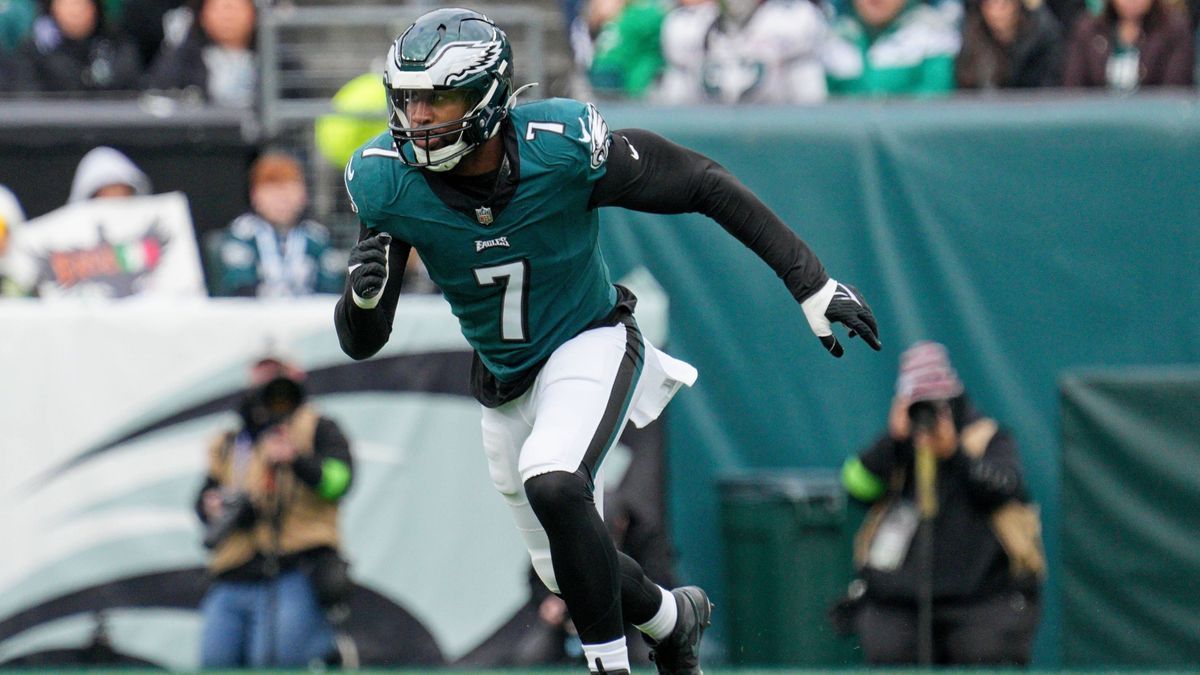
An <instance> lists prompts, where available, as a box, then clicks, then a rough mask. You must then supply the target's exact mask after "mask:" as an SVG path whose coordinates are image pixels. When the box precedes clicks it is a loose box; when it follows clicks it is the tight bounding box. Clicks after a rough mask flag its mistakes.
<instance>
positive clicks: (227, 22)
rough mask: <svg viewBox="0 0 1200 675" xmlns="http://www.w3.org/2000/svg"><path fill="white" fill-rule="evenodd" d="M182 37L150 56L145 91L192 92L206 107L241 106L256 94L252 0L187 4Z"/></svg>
mask: <svg viewBox="0 0 1200 675" xmlns="http://www.w3.org/2000/svg"><path fill="white" fill-rule="evenodd" d="M191 7H192V8H193V17H194V19H193V21H192V25H191V28H190V30H189V32H188V34H187V37H186V38H185V39H184V40H183V42H182V43H180V44H178V45H173V46H168V47H165V48H164V51H163V52H162V53H160V54H159V55H158V57H156V58H155V60H154V63H153V64H152V65H151V66H150V72H149V73H148V75H147V77H146V82H145V85H146V88H147V89H151V90H163V91H192V92H196V94H197V95H199V96H200V97H201V98H203V99H204V100H205V101H208V102H209V103H212V104H215V105H218V106H226V107H234V108H247V107H250V106H252V105H253V104H254V100H255V96H256V94H257V92H258V65H257V59H256V54H255V44H254V26H255V20H256V17H257V13H256V10H255V6H254V0H192V5H191Z"/></svg>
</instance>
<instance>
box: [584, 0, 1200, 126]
mask: <svg viewBox="0 0 1200 675" xmlns="http://www.w3.org/2000/svg"><path fill="white" fill-rule="evenodd" d="M1197 18H1200V17H1198V15H1197V13H1196V8H1194V7H1191V6H1189V5H1185V4H1183V3H1182V1H1181V0H1087V2H1086V3H1085V2H1083V1H1081V0H1054V1H1049V0H1048V1H1047V2H1045V3H1043V2H1042V0H679V2H678V4H677V5H675V6H672V5H671V4H669V3H667V2H663V1H662V0H591V5H590V6H586V7H584V8H582V9H581V10H580V11H579V16H578V17H577V18H576V19H575V27H574V30H573V31H572V35H573V39H572V47H573V48H574V49H575V51H576V62H577V63H578V64H579V65H580V68H581V69H582V71H583V72H585V73H586V75H587V77H586V78H583V79H584V80H585V81H586V82H587V83H588V88H590V91H589V92H586V94H592V95H595V96H598V97H629V98H637V99H642V100H646V101H650V102H656V103H668V104H672V103H684V104H691V103H705V102H710V103H796V104H807V103H815V102H820V101H823V100H826V99H827V98H829V97H835V96H871V97H878V96H918V97H921V96H938V95H947V94H949V93H951V92H953V91H956V90H987V89H1009V88H1033V87H1088V88H1103V89H1108V90H1112V91H1118V92H1129V91H1134V90H1137V89H1140V88H1143V87H1156V86H1173V87H1189V86H1192V85H1193V84H1194V80H1195V72H1196V70H1197V63H1196V58H1195V49H1194V41H1195V36H1196V24H1197ZM586 36H590V37H591V40H590V42H589V41H587V40H585V39H584V37H586Z"/></svg>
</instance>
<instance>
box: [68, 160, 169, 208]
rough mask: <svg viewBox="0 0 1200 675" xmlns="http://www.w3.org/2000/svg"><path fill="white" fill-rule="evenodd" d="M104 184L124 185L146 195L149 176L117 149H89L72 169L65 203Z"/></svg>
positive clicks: (82, 197)
mask: <svg viewBox="0 0 1200 675" xmlns="http://www.w3.org/2000/svg"><path fill="white" fill-rule="evenodd" d="M106 185H128V186H130V187H132V188H133V191H134V194H137V195H148V194H150V178H149V176H147V175H146V174H145V173H143V172H142V170H141V169H139V168H138V167H137V165H136V164H134V163H133V161H132V160H130V159H129V158H128V157H126V156H125V155H123V154H122V153H121V152H120V151H118V150H114V149H113V148H109V147H106V146H103V145H102V146H100V147H97V148H93V149H92V150H90V151H89V152H88V153H87V154H86V155H84V156H83V159H81V160H79V166H78V167H76V169H75V178H74V179H73V180H72V181H71V194H70V196H69V197H68V198H67V203H68V204H74V203H76V202H81V201H84V200H87V199H91V198H92V197H93V196H95V194H96V192H98V191H99V190H100V188H102V187H104V186H106Z"/></svg>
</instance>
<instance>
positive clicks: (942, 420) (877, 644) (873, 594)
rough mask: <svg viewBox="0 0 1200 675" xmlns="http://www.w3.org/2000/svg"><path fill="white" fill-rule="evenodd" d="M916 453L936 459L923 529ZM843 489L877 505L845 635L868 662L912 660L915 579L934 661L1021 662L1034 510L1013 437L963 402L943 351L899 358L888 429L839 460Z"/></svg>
mask: <svg viewBox="0 0 1200 675" xmlns="http://www.w3.org/2000/svg"><path fill="white" fill-rule="evenodd" d="M916 448H927V449H928V451H929V452H931V454H932V456H933V457H934V458H935V460H936V469H934V471H933V472H931V473H932V474H933V475H934V479H933V485H934V491H933V494H934V495H935V500H934V502H935V503H934V507H935V508H936V512H935V514H934V515H932V516H928V515H926V516H925V518H928V520H925V521H924V522H922V519H923V517H922V512H921V511H920V509H919V504H918V502H919V501H920V500H919V493H920V492H921V490H920V487H919V486H920V485H921V481H920V480H919V477H918V475H917V470H916V466H917V464H918V463H919V462H918V460H917V456H918V454H919V453H918V451H917V450H916ZM842 479H843V483H844V484H845V487H846V489H847V491H848V492H849V493H850V495H851V496H852V497H854V498H856V499H859V500H861V501H864V502H870V503H873V504H875V506H873V507H872V510H871V511H870V512H869V513H868V515H867V518H866V519H865V520H864V523H863V527H862V529H861V530H860V531H859V536H858V538H857V539H856V541H855V563H856V565H857V567H858V571H859V575H860V579H861V580H862V581H863V582H865V586H866V590H865V595H864V596H863V601H862V603H861V606H860V608H859V610H858V611H857V615H856V619H855V628H856V629H857V633H858V635H859V639H860V641H861V643H862V648H863V653H864V655H865V657H866V659H867V662H868V663H871V664H912V663H917V662H918V660H919V659H918V635H919V633H920V632H921V631H920V629H919V626H918V617H919V609H920V607H919V605H920V600H921V592H920V591H921V588H922V581H923V577H925V579H926V580H928V582H929V583H931V589H932V590H931V592H930V598H931V600H932V602H931V606H932V613H931V618H932V622H931V625H932V650H931V655H930V656H931V657H932V658H931V661H932V663H935V664H963V665H984V664H989V665H995V664H1007V665H1025V664H1027V663H1028V661H1029V653H1030V647H1031V644H1032V640H1033V635H1034V631H1035V629H1036V626H1037V622H1038V618H1039V614H1040V604H1039V600H1038V586H1039V580H1040V577H1041V575H1042V574H1043V573H1044V565H1045V563H1044V558H1043V557H1042V554H1041V548H1040V533H1039V532H1038V531H1037V526H1036V512H1035V511H1033V510H1032V508H1031V507H1030V506H1029V505H1028V503H1027V502H1028V497H1027V495H1026V493H1025V486H1024V483H1023V481H1022V478H1021V466H1020V459H1019V457H1018V455H1017V449H1016V444H1015V442H1014V441H1013V438H1012V436H1010V435H1009V434H1008V432H1007V431H1005V430H1004V429H1000V428H998V426H997V425H996V422H995V421H993V420H991V419H990V418H987V417H985V416H983V415H982V414H981V413H980V412H979V410H977V409H976V408H975V406H974V405H973V404H972V403H971V401H970V400H969V399H968V397H967V395H966V394H965V393H964V391H963V386H962V383H961V382H960V381H959V379H958V375H957V374H956V373H955V371H954V369H953V368H951V366H950V362H949V359H948V357H947V356H946V350H945V348H944V347H943V346H942V345H940V344H937V343H934V342H919V343H917V344H915V345H913V346H912V347H911V348H910V349H909V350H907V351H906V352H905V353H904V354H903V355H902V356H901V368H900V377H899V380H898V382H897V393H896V397H895V399H894V400H893V405H892V409H891V413H890V415H889V419H888V430H887V432H886V433H884V434H883V435H882V436H880V438H879V439H878V440H876V441H875V442H874V443H872V444H871V445H869V446H868V447H867V448H866V449H865V450H863V452H862V453H861V454H860V455H859V456H857V457H853V458H851V459H849V460H848V461H847V462H846V464H845V466H844V467H843V471H842ZM925 513H928V512H925ZM1029 518H1032V520H1029ZM920 527H932V530H931V532H932V534H931V536H932V546H931V547H930V548H931V550H932V555H931V556H930V557H931V560H922V557H923V556H922V554H921V547H920V546H919V541H920V535H919V534H918V529H919V528H920ZM927 550H929V549H927ZM925 575H929V576H927V577H926V576H925Z"/></svg>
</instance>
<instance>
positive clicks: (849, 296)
mask: <svg viewBox="0 0 1200 675" xmlns="http://www.w3.org/2000/svg"><path fill="white" fill-rule="evenodd" d="M800 306H801V307H802V308H803V309H804V316H805V318H807V319H808V325H809V326H810V327H811V328H812V330H813V333H816V335H817V337H818V338H820V339H821V344H822V345H824V346H825V349H828V350H829V353H830V354H833V355H834V356H835V357H837V358H841V356H842V353H843V350H842V345H841V344H839V343H838V340H837V337H835V336H834V334H833V329H832V327H831V324H832V322H837V323H840V324H843V325H845V326H846V327H847V328H849V329H850V337H854V336H855V335H858V336H860V337H862V339H863V341H864V342H866V343H867V344H868V345H870V346H871V348H872V349H874V350H875V351H879V350H880V349H882V348H883V345H882V344H880V342H879V337H878V333H879V328H878V326H876V324H875V315H874V314H872V313H871V308H870V307H869V306H868V305H867V301H866V299H865V298H863V296H862V294H861V293H859V292H858V289H857V288H855V287H853V286H847V285H846V284H841V283H838V282H837V281H835V280H833V279H830V280H829V281H827V282H825V285H824V286H822V287H821V290H819V291H817V292H816V293H814V294H812V295H811V296H809V297H808V298H807V299H806V300H804V301H803V302H801V303H800Z"/></svg>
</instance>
